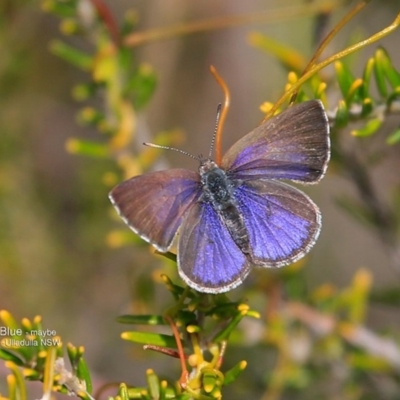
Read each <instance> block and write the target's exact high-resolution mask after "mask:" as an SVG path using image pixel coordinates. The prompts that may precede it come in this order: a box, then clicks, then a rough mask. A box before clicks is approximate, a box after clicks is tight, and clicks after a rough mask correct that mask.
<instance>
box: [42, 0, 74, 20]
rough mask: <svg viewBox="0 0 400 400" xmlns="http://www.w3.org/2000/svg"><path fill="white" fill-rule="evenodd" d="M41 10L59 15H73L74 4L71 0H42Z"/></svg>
mask: <svg viewBox="0 0 400 400" xmlns="http://www.w3.org/2000/svg"><path fill="white" fill-rule="evenodd" d="M41 6H42V10H43V11H45V12H48V13H53V14H56V15H58V16H59V17H64V18H65V17H73V16H75V15H76V4H75V2H71V1H56V0H43V1H42V4H41Z"/></svg>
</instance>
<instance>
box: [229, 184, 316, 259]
mask: <svg viewBox="0 0 400 400" xmlns="http://www.w3.org/2000/svg"><path fill="white" fill-rule="evenodd" d="M235 197H236V199H237V204H238V207H239V210H240V212H241V214H242V215H243V218H244V222H245V225H246V228H247V232H248V235H249V241H250V245H251V249H252V257H251V259H252V261H253V263H254V264H255V265H258V266H265V267H281V266H283V265H287V264H290V263H292V262H295V261H296V260H298V259H299V258H301V257H303V256H304V255H305V254H306V253H308V251H309V250H310V249H311V247H312V246H313V244H314V243H315V241H316V239H317V237H318V235H319V232H320V228H321V216H320V212H319V210H318V208H317V206H316V205H315V204H314V203H313V202H312V201H311V199H310V198H309V197H308V196H306V195H305V194H304V193H302V192H301V191H300V190H297V189H296V188H293V187H291V186H289V185H287V184H285V183H282V182H277V181H267V180H265V181H261V180H259V181H251V182H250V181H246V182H245V183H244V184H243V185H241V186H240V187H238V188H237V189H236V191H235Z"/></svg>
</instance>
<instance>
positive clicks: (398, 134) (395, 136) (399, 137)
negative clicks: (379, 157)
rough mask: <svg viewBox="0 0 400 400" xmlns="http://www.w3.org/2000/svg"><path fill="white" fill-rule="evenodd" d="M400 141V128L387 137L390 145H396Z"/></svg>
mask: <svg viewBox="0 0 400 400" xmlns="http://www.w3.org/2000/svg"><path fill="white" fill-rule="evenodd" d="M399 142H400V128H398V129H396V130H395V131H394V132H393V133H392V134H390V136H389V137H388V138H387V139H386V143H387V144H389V145H394V144H396V143H399Z"/></svg>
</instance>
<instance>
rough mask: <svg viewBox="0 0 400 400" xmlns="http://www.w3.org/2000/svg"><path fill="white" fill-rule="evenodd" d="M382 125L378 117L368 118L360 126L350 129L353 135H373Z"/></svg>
mask: <svg viewBox="0 0 400 400" xmlns="http://www.w3.org/2000/svg"><path fill="white" fill-rule="evenodd" d="M381 126H382V120H381V119H380V118H374V119H371V120H369V121H368V122H367V123H366V124H365V125H364V126H363V127H362V128H360V129H355V130H353V131H351V134H352V135H353V136H357V137H367V136H371V135H373V134H374V133H375V132H376V131H377V130H378V129H379V128H380V127H381Z"/></svg>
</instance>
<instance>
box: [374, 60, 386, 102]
mask: <svg viewBox="0 0 400 400" xmlns="http://www.w3.org/2000/svg"><path fill="white" fill-rule="evenodd" d="M374 74H375V82H376V87H377V88H378V92H379V94H380V95H381V97H383V98H386V97H387V96H388V89H387V87H386V79H385V69H384V64H383V62H382V60H378V59H377V58H376V57H375V63H374Z"/></svg>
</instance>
